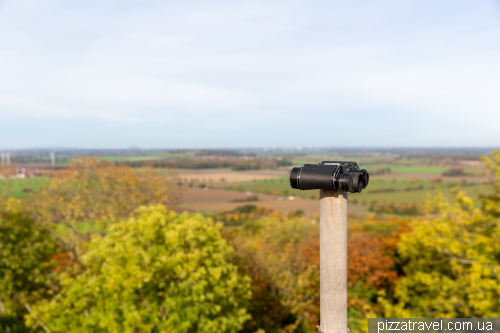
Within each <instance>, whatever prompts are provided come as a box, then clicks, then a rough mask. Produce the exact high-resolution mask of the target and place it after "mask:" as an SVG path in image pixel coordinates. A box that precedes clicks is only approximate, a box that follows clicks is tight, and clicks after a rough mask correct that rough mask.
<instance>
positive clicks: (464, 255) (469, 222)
mask: <svg viewBox="0 0 500 333" xmlns="http://www.w3.org/2000/svg"><path fill="white" fill-rule="evenodd" d="M432 206H433V210H434V211H437V214H433V215H429V216H428V217H427V218H424V219H418V220H415V221H414V222H413V223H412V231H410V232H409V233H407V234H403V235H402V236H401V241H400V242H399V243H398V253H399V255H400V256H401V258H402V259H404V260H406V264H405V266H404V273H405V276H404V277H403V278H401V279H400V280H398V282H397V283H396V290H395V298H396V302H395V303H393V302H390V301H389V300H387V299H385V298H381V299H380V302H381V304H382V305H383V306H384V308H385V315H386V316H388V317H455V318H467V317H479V318H481V317H482V318H493V317H498V316H499V315H500V289H499V288H498V285H499V281H500V245H499V244H500V242H499V241H500V221H499V220H498V218H495V217H493V216H492V215H490V214H488V213H485V212H484V211H482V210H481V209H479V208H475V205H474V202H473V201H472V200H471V199H470V198H469V197H467V196H466V195H465V194H464V193H463V192H461V191H460V192H458V193H457V195H456V199H455V201H454V202H453V203H448V202H446V201H445V200H444V198H443V197H442V196H441V195H438V196H437V197H436V198H435V199H434V201H433V203H432Z"/></svg>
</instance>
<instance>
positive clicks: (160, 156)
mask: <svg viewBox="0 0 500 333" xmlns="http://www.w3.org/2000/svg"><path fill="white" fill-rule="evenodd" d="M195 153H196V152H195V151H186V152H171V153H170V152H167V153H156V154H140V155H130V156H127V155H106V156H102V158H103V159H104V160H105V161H108V162H111V163H120V162H141V161H154V160H166V159H169V158H183V157H191V156H194V154H195Z"/></svg>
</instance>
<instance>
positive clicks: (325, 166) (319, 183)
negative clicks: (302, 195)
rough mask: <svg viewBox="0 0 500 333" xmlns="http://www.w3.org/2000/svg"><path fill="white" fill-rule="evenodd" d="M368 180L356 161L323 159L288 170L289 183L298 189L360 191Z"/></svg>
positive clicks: (368, 177)
mask: <svg viewBox="0 0 500 333" xmlns="http://www.w3.org/2000/svg"><path fill="white" fill-rule="evenodd" d="M369 180H370V176H369V175H368V172H367V171H366V170H365V169H359V167H358V164H357V163H356V162H338V161H323V162H321V163H318V164H304V165H303V166H301V167H298V168H293V169H292V172H290V185H291V186H292V188H295V189H298V190H317V189H323V190H342V191H346V192H351V193H359V192H361V191H362V190H363V189H364V188H366V186H367V185H368V182H369Z"/></svg>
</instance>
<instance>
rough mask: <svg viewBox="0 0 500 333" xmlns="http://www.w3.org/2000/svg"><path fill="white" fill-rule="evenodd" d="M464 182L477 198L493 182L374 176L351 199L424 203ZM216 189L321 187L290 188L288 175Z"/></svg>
mask: <svg viewBox="0 0 500 333" xmlns="http://www.w3.org/2000/svg"><path fill="white" fill-rule="evenodd" d="M456 185H460V186H461V188H462V190H463V191H465V192H466V193H467V194H468V195H469V196H470V197H472V198H473V199H476V198H477V197H478V196H479V194H487V193H488V192H489V185H487V184H480V183H465V184H461V183H459V182H452V181H443V182H439V183H433V182H431V181H425V180H420V181H411V180H409V179H384V178H382V179H381V178H379V179H372V180H371V181H370V184H369V186H368V187H367V188H366V189H365V190H364V191H363V192H362V193H357V194H349V199H350V200H353V199H355V198H356V199H357V201H358V202H359V203H364V204H369V203H370V202H372V201H377V202H382V201H384V202H387V203H389V202H394V203H400V202H405V203H422V202H424V201H425V200H426V198H427V195H429V194H430V195H433V194H434V193H436V191H437V190H441V191H442V192H443V194H444V195H445V196H446V197H448V198H450V199H451V196H452V195H451V194H450V190H451V188H452V187H454V186H456ZM214 187H215V188H221V189H228V190H237V191H245V192H246V191H250V192H253V193H263V194H275V195H283V196H289V195H292V196H295V197H297V198H304V199H317V198H318V196H319V192H318V191H317V190H311V191H301V190H295V189H292V188H290V183H289V179H288V177H286V178H277V179H268V180H263V181H262V180H261V181H253V182H240V183H230V184H216V185H214Z"/></svg>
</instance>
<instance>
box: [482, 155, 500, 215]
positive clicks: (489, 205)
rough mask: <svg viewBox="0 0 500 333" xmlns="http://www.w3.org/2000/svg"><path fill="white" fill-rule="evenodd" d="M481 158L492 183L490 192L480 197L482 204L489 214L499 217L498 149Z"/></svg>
mask: <svg viewBox="0 0 500 333" xmlns="http://www.w3.org/2000/svg"><path fill="white" fill-rule="evenodd" d="M482 160H483V162H484V163H485V164H486V169H487V174H488V176H489V177H490V181H491V185H492V186H491V187H492V192H491V193H490V194H489V195H485V196H482V197H481V199H482V206H483V209H484V210H485V211H486V212H488V213H489V214H491V215H493V216H496V217H500V149H499V150H496V151H494V152H493V153H491V156H483V158H482Z"/></svg>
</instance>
